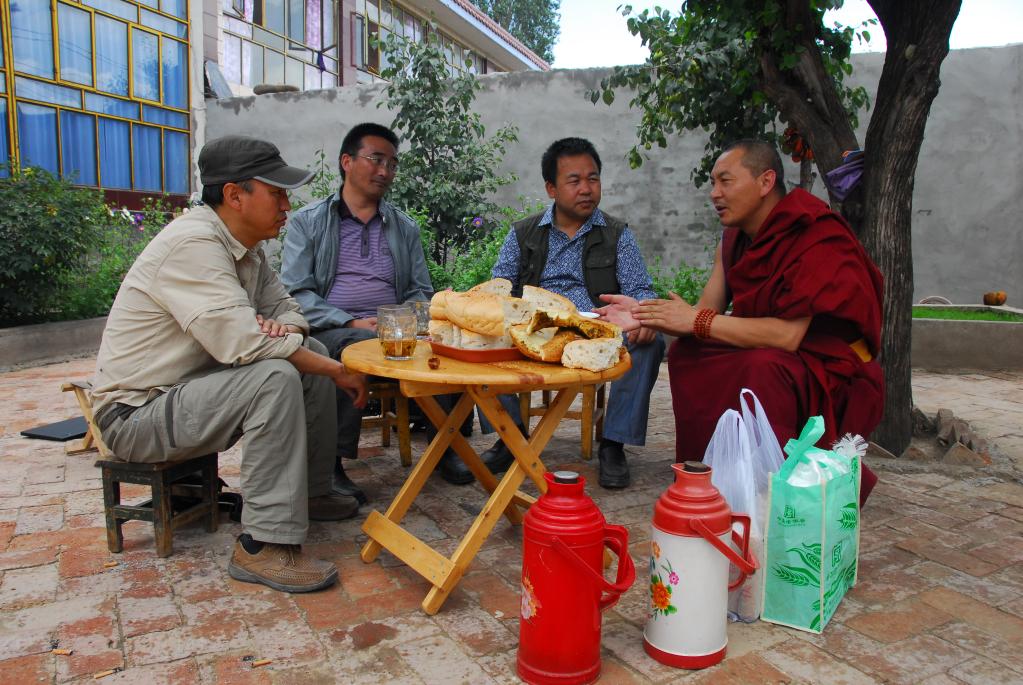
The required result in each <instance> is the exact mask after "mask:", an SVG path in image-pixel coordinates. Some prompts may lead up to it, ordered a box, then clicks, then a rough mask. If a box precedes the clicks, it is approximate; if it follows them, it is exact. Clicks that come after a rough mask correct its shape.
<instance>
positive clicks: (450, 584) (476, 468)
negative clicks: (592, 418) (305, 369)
mask: <svg viewBox="0 0 1023 685" xmlns="http://www.w3.org/2000/svg"><path fill="white" fill-rule="evenodd" d="M431 358H432V360H433V361H432V364H433V365H434V366H435V367H436V368H430V365H431ZM341 361H342V362H343V363H344V365H345V367H347V368H348V369H350V370H352V371H359V372H362V373H367V374H372V375H375V376H383V377H386V378H393V379H395V380H397V381H398V382H399V385H400V387H401V391H402V393H403V394H404V395H405V396H406V397H411V398H413V399H415V401H416V402H417V403H418V404H419V406H420V407H422V409H423V413H424V414H426V416H427V418H429V419H430V421H431V422H432V423H433V424H434V425H435V426H437V436H436V437H435V438H434V439H433V441H431V442H430V445H429V446H428V447H427V448H426V451H425V452H424V453H423V455H422V457H420V458H419V461H418V462H417V463H416V465H415V466H414V467H413V468H412V472H411V473H410V474H409V477H408V478H407V479H406V481H405V483H404V485H402V486H401V489H400V490H399V491H398V494H397V496H396V497H395V498H394V501H393V502H391V506H390V507H388V509H387V513H386V514H381V513H380V512H378V511H372V512H370V514H369V517H368V518H367V519H366V522H365V523H364V524H363V525H362V530H363V531H364V532H365V533H366V535H368V536H369V540H368V541H367V542H366V544H365V545H364V546H363V548H362V560H363V561H364V562H366V563H370V562H372V561H374V560H375V559H376V558H377V555H379V554H380V550H381V549H387V550H388V551H390V552H391V553H392V554H394V555H395V556H396V557H398V558H399V559H401V560H402V561H404V562H405V563H406V564H408V565H409V567H411V568H413V569H414V570H415V571H416V572H417V573H419V574H420V575H421V576H423V577H424V578H426V579H427V580H428V581H430V584H431V585H433V587H432V588H431V590H430V591H429V592H428V593H427V595H426V598H425V599H424V600H423V605H422V606H423V611H425V612H426V613H428V614H435V613H437V611H438V610H439V609H440V607H441V605H442V604H443V603H444V600H445V599H447V597H448V595H449V594H450V593H451V591H452V590H453V589H454V588H455V585H457V584H458V581H459V580H460V579H461V577H462V575H463V574H464V573H465V571H466V569H467V568H468V567H469V564H470V563H471V562H472V560H473V558H474V557H475V556H476V553H477V552H478V551H479V549H480V547H481V546H482V545H483V542H484V541H485V540H486V538H487V536H488V535H489V534H490V531H491V530H493V528H494V525H495V524H496V523H497V519H498V517H500V516H501V515H502V514H503V515H504V516H505V517H507V518H508V520H509V521H510V522H512V523H521V522H522V510H524V509H525V508H527V507H528V506H529V505H530V504H532V503H533V502H534V501H535V499H534V498H533V497H530V496H529V495H527V494H525V493H523V492H520V491H519V489H518V488H519V485H521V484H522V481H523V480H524V479H525V477H526V476H529V477H530V478H531V479H532V481H533V482H534V483H536V486H537V488H538V489H539V490H540V492H545V491H546V489H547V485H546V481H544V479H543V474H544V472H545V471H546V469H545V468H544V465H543V462H541V460H540V455H541V453H542V452H543V449H544V447H545V446H546V445H547V442H548V441H549V440H550V438H551V436H552V435H553V434H554V429H555V428H557V426H558V422H560V421H561V419H562V417H564V415H565V412H567V411H568V408H569V407H570V406H571V404H572V401H573V400H574V399H575V396H576V395H577V394H578V393H579V391H580V390H581V389H582V388H583V387H584V386H587V385H594V384H597V383H603V382H605V381H611V380H614V379H616V378H618V377H620V376H621V375H622V374H624V373H625V372H626V371H628V370H629V368H630V366H631V362H630V360H629V358H628V355H626V356H625V358H624V359H623V360H622V361H620V362H619V363H618V364H617V365H616V366H614V367H612V368H610V369H607V370H606V371H601V372H599V373H593V372H590V371H586V370H584V369H567V368H565V367H563V366H561V365H560V364H544V363H542V362H533V361H525V360H524V361H507V362H490V363H472V362H465V361H460V360H457V359H451V358H449V357H443V356H438V355H435V354H433V352H432V351H431V349H430V345H429V343H427V342H420V343H419V344H418V345H417V346H416V351H415V354H414V356H413V358H412V359H411V360H409V361H391V360H387V359H384V356H383V351H382V349H381V347H380V343H379V342H378V341H377V340H365V341H362V342H359V343H355V344H354V345H350V346H349V347H347V348H346V349H345V351H344V353H343V354H342V356H341ZM533 390H554V391H557V394H556V395H555V397H554V401H553V402H551V405H550V408H549V409H548V410H547V412H546V413H545V414H544V416H543V418H542V419H541V420H540V423H539V425H538V426H537V427H536V429H535V430H534V431H533V433H532V435H531V437H530V438H529V439H528V440H527V439H526V438H525V437H524V436H523V435H522V433H521V432H520V431H519V429H518V428H517V426H516V425H515V422H514V421H513V420H512V418H511V416H509V415H508V413H507V412H506V411H505V410H504V407H503V406H501V403H500V401H498V398H497V396H498V395H501V394H505V393H518V392H528V391H533ZM447 393H462V397H461V399H460V400H459V401H458V403H457V404H456V405H455V407H454V408H453V409H452V410H451V413H450V414H445V412H444V410H443V409H441V407H440V405H439V404H437V401H436V400H435V399H434V397H433V396H434V395H442V394H447ZM474 404H475V405H477V406H479V408H480V410H481V411H482V412H483V414H484V415H485V416H486V417H487V418H488V419H489V420H490V422H491V423H492V424H493V426H494V428H495V429H496V430H497V433H498V435H499V436H500V437H501V439H502V440H503V441H504V444H505V445H506V446H507V447H508V449H509V450H510V451H511V453H512V455H514V457H515V463H514V464H512V466H511V468H509V469H508V472H507V473H506V474H505V475H504V477H503V478H502V479H501V481H500V482H498V480H497V478H495V477H494V474H492V473H491V472H490V470H489V469H487V467H486V466H484V464H483V461H482V460H481V459H480V456H479V455H478V454H477V453H476V451H475V450H474V449H473V448H472V447H471V446H470V445H469V443H468V442H467V441H466V440H465V438H464V437H462V434H461V433H460V432H459V430H458V429H459V427H460V426H461V425H462V422H463V421H464V420H465V418H466V417H467V416H468V415H469V413H470V412H471V411H472V407H473V405H474ZM448 446H451V447H452V448H453V449H454V450H455V452H456V453H457V454H458V456H459V457H461V459H462V461H464V462H465V464H466V466H467V467H468V468H469V470H470V471H472V473H473V475H475V476H476V479H477V480H478V481H479V482H480V483H481V484H482V485H483V487H485V488H486V489H487V490H488V491H489V492H490V493H491V494H490V499H488V500H487V503H486V505H485V506H484V507H483V511H481V512H480V514H479V516H477V517H476V520H475V521H474V522H473V523H472V525H471V526H470V527H469V530H468V532H466V534H465V536H464V537H463V538H462V541H461V543H460V544H459V545H458V547H457V549H456V550H455V552H454V554H452V555H451V556H450V557H445V556H444V555H442V554H441V553H439V552H437V551H436V550H434V549H432V548H431V547H430V546H429V545H428V544H427V543H425V542H423V541H422V540H420V539H418V538H417V537H415V536H414V535H412V534H411V533H409V532H408V531H406V530H405V529H403V528H402V527H401V520H402V518H404V516H405V514H406V513H407V512H408V510H409V507H410V506H412V502H413V501H414V500H415V499H416V497H417V496H418V495H419V492H420V490H422V488H423V486H424V485H425V484H426V479H427V478H429V476H430V474H431V473H433V470H434V469H435V468H436V467H437V464H438V463H439V462H440V458H441V456H442V455H443V454H444V452H445V450H446V449H447V448H448Z"/></svg>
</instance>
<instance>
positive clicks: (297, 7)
mask: <svg viewBox="0 0 1023 685" xmlns="http://www.w3.org/2000/svg"><path fill="white" fill-rule="evenodd" d="M288 38H291V39H292V40H297V41H298V42H299V43H304V42H305V3H303V2H302V1H301V0H298V1H297V2H296V0H291V2H289V3H288Z"/></svg>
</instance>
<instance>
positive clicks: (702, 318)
mask: <svg viewBox="0 0 1023 685" xmlns="http://www.w3.org/2000/svg"><path fill="white" fill-rule="evenodd" d="M717 315H718V313H717V312H716V311H714V310H713V309H701V310H699V311H698V312H696V320H695V321H693V335H695V336H696V337H697V338H700V339H701V340H707V339H708V338H710V322H711V321H713V320H714V317H715V316H717Z"/></svg>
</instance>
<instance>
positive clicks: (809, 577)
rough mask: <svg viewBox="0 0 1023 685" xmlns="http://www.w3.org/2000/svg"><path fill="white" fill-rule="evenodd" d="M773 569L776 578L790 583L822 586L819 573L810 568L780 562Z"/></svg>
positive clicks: (799, 585)
mask: <svg viewBox="0 0 1023 685" xmlns="http://www.w3.org/2000/svg"><path fill="white" fill-rule="evenodd" d="M771 570H772V572H773V573H774V575H775V577H776V578H778V579H779V580H781V581H783V582H786V583H789V584H790V585H795V586H797V587H808V586H812V587H820V579H819V578H818V576H817V574H815V573H814V572H813V571H811V570H809V569H806V568H800V567H798V566H789V565H782V564H778V565H775V567H774V568H773V569H771Z"/></svg>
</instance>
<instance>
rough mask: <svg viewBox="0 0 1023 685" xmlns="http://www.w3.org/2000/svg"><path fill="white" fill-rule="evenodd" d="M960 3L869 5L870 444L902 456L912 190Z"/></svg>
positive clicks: (907, 426)
mask: <svg viewBox="0 0 1023 685" xmlns="http://www.w3.org/2000/svg"><path fill="white" fill-rule="evenodd" d="M960 5H961V0H926V1H925V0H914V1H909V0H872V2H871V6H872V7H873V8H874V11H875V12H876V14H877V16H878V19H879V20H880V22H881V26H882V28H883V29H884V32H885V37H886V39H887V41H888V52H887V54H886V56H885V63H884V68H883V70H882V72H881V80H880V82H879V83H878V88H877V96H876V98H875V100H874V113H873V115H872V116H871V118H870V126H869V127H868V129H867V137H866V141H865V145H864V153H865V158H864V173H863V184H864V187H863V228H862V232H861V234H860V237H861V240H862V241H863V244H864V247H865V248H866V249H867V252H868V253H869V254H870V256H871V257H872V258H873V259H874V262H875V263H876V264H877V266H878V268H880V269H881V273H882V274H884V324H883V327H882V330H881V353H880V360H881V364H882V367H883V368H884V377H885V385H886V393H885V394H886V399H885V409H884V418H883V419H882V421H881V424H880V425H879V426H878V427H877V430H875V432H874V435H873V439H874V440H875V441H876V442H878V443H879V444H881V445H882V446H884V447H885V448H886V449H887V450H888V451H890V452H892V453H893V454H901V453H902V451H903V450H904V449H905V448H906V447H907V446H908V445H909V441H910V439H911V437H912V425H911V421H910V412H911V410H912V406H913V392H912V384H911V380H912V378H911V367H910V364H911V359H910V348H911V332H912V304H913V250H912V231H911V229H912V219H913V185H914V177H915V175H916V166H917V159H918V156H919V154H920V146H921V144H922V143H923V137H924V129H925V127H926V124H927V117H928V115H929V114H930V110H931V103H932V102H933V101H934V98H935V96H936V95H937V94H938V88H939V86H940V85H941V83H940V80H939V78H938V75H939V71H940V69H941V63H942V62H943V61H944V59H945V57H946V56H947V55H948V37H949V34H950V33H951V31H952V25H953V23H955V20H956V17H957V16H958V15H959V8H960Z"/></svg>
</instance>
